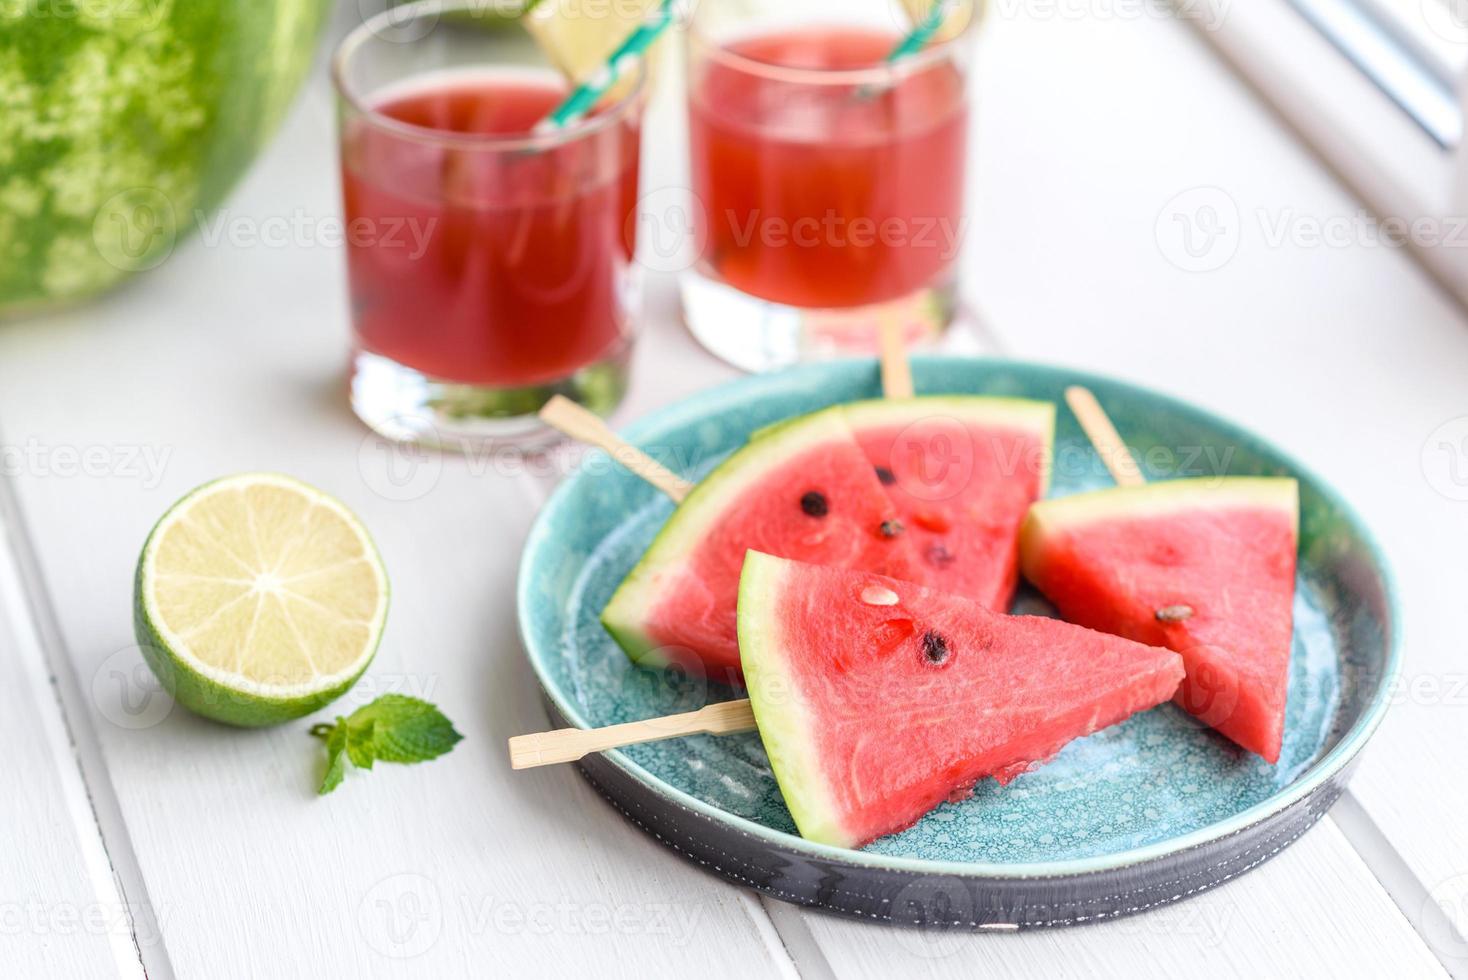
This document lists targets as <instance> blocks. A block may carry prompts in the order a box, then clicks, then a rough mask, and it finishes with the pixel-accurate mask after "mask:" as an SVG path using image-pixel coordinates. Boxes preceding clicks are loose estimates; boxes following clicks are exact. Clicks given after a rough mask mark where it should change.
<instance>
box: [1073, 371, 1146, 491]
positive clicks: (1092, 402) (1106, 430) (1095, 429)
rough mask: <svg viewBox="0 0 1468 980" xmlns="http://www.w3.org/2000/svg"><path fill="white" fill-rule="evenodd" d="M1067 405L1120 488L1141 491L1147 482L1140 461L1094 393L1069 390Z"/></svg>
mask: <svg viewBox="0 0 1468 980" xmlns="http://www.w3.org/2000/svg"><path fill="white" fill-rule="evenodd" d="M1065 403H1066V404H1067V405H1069V406H1070V410H1071V411H1072V412H1074V413H1075V416H1076V418H1077V419H1079V420H1080V423H1081V428H1082V429H1084V430H1085V432H1086V438H1088V439H1090V440H1091V445H1093V446H1095V447H1096V452H1098V453H1100V454H1101V462H1103V463H1105V464H1106V468H1107V469H1108V470H1110V471H1111V478H1112V479H1113V480H1115V481H1116V484H1117V486H1122V487H1140V486H1141V485H1142V484H1144V483H1146V482H1147V479H1146V477H1144V476H1142V471H1141V469H1140V468H1139V467H1138V466H1137V461H1136V459H1134V458H1133V457H1132V451H1131V450H1130V449H1128V448H1127V445H1126V443H1124V442H1122V441H1121V435H1120V433H1118V432H1117V431H1116V426H1114V425H1112V424H1111V419H1110V418H1109V417H1108V416H1107V414H1106V411H1105V409H1103V408H1102V407H1101V403H1100V402H1098V401H1097V400H1096V396H1095V395H1094V394H1092V393H1091V389H1089V388H1082V387H1081V386H1080V385H1072V386H1071V387H1069V388H1067V389H1065Z"/></svg>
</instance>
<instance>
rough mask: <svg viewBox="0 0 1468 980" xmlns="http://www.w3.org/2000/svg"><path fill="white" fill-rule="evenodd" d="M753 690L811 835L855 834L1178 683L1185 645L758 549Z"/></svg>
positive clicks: (903, 817) (954, 792) (749, 597)
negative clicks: (1169, 645) (1154, 642)
mask: <svg viewBox="0 0 1468 980" xmlns="http://www.w3.org/2000/svg"><path fill="white" fill-rule="evenodd" d="M739 642H740V647H741V649H742V650H743V656H744V674H745V678H746V680H747V682H748V686H749V697H750V700H751V702H752V703H753V705H754V715H755V719H756V721H757V722H758V723H759V731H760V738H761V739H763V741H764V744H765V750H766V752H767V753H768V754H769V757H770V765H771V766H772V767H773V769H774V772H775V778H776V779H777V780H778V781H779V783H780V791H781V793H783V794H784V797H785V803H786V805H787V806H789V808H790V812H791V815H792V816H794V818H795V824H796V826H797V827H798V828H799V829H800V833H801V835H802V836H804V837H806V838H808V839H810V840H814V841H819V842H821V843H825V844H833V845H836V846H840V847H859V846H861V845H863V844H866V843H868V842H870V841H872V840H874V839H876V838H877V837H880V836H882V835H884V834H890V833H894V832H896V831H899V830H902V829H904V828H905V827H908V826H910V825H911V824H912V823H914V822H916V821H917V819H918V818H919V817H921V816H922V815H923V814H924V813H926V812H928V811H929V810H931V809H932V808H933V807H935V806H937V805H938V804H939V803H942V802H943V801H944V800H955V799H961V798H962V797H964V796H966V795H967V794H968V793H969V792H970V791H971V789H972V788H973V786H974V784H975V783H976V782H977V781H978V780H980V779H982V778H984V777H985V776H996V777H997V778H999V779H1000V781H1001V782H1008V781H1009V780H1010V779H1013V778H1014V777H1016V776H1018V775H1019V774H1020V773H1021V772H1023V771H1024V770H1025V769H1026V768H1027V767H1028V766H1030V765H1031V764H1033V763H1036V762H1040V761H1043V760H1045V759H1048V758H1050V757H1051V756H1053V755H1054V754H1055V753H1056V752H1058V751H1060V749H1061V748H1062V747H1064V746H1065V744H1066V743H1068V742H1070V741H1071V740H1072V739H1075V738H1080V737H1081V736H1084V735H1089V734H1090V733H1092V732H1094V731H1096V730H1098V729H1101V728H1104V727H1106V726H1108V725H1112V724H1115V723H1116V722H1119V721H1121V720H1123V719H1125V718H1127V717H1129V716H1130V715H1132V714H1134V713H1135V712H1138V711H1142V710H1144V709H1147V708H1150V707H1152V706H1153V705H1156V704H1160V703H1162V702H1163V701H1166V700H1167V699H1168V698H1170V697H1172V694H1173V692H1174V691H1175V690H1177V685H1178V682H1179V681H1181V680H1182V676H1183V666H1182V660H1181V658H1179V657H1178V655H1177V654H1175V653H1172V652H1170V651H1167V650H1163V649H1160V648H1157V647H1148V646H1143V645H1142V644H1140V643H1133V642H1131V641H1130V640H1125V639H1122V638H1121V637H1116V636H1109V635H1107V634H1105V633H1096V632H1092V631H1091V630H1087V629H1083V628H1081V627H1079V626H1072V625H1070V624H1068V623H1062V622H1060V621H1058V620H1053V619H1043V618H1038V617H1030V616H1005V615H1002V614H999V613H995V612H992V611H990V610H989V609H987V608H985V607H984V606H983V605H982V604H981V603H979V602H976V601H975V600H972V599H968V598H964V597H962V596H954V595H948V594H945V593H942V592H937V591H934V590H932V589H929V588H926V587H924V586H921V585H917V584H914V583H910V582H899V581H897V580H895V579H891V578H885V577H882V576H879V575H874V574H871V573H868V572H861V571H853V570H844V569H835V568H821V567H817V566H815V565H807V564H803V563H800V562H792V561H784V560H782V559H779V558H773V557H770V556H769V555H762V554H758V553H755V552H751V553H750V554H749V556H748V557H747V558H746V559H745V562H744V574H743V576H742V578H741V580H740V585H739Z"/></svg>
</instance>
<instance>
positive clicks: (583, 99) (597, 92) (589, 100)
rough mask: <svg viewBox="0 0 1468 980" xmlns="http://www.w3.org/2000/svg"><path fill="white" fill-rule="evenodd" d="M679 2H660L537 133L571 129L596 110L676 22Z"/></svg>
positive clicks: (544, 120)
mask: <svg viewBox="0 0 1468 980" xmlns="http://www.w3.org/2000/svg"><path fill="white" fill-rule="evenodd" d="M677 3H678V0H662V2H661V3H659V4H658V5H657V7H656V8H654V9H653V10H652V11H651V12H649V13H648V15H647V17H646V19H644V20H643V22H642V23H641V24H640V25H638V27H637V30H635V31H633V32H632V33H631V34H629V35H628V36H627V40H625V41H623V42H622V43H621V44H619V45H618V46H617V48H616V50H614V51H613V52H612V53H611V54H610V55H609V56H608V57H607V63H606V64H604V65H602V67H601V68H600V69H599V70H598V71H597V72H596V74H594V75H592V76H591V77H590V78H588V79H587V80H586V81H585V82H582V83H581V84H580V85H578V86H577V87H576V90H575V91H574V92H572V93H571V94H570V96H568V97H567V98H566V101H564V102H562V103H561V104H560V105H559V106H557V107H556V108H555V111H553V112H552V113H551V114H550V115H549V116H546V117H545V118H544V119H542V120H541V121H540V122H539V123H538V124H536V127H535V131H536V132H537V133H554V132H556V131H558V130H562V129H565V128H566V127H567V126H571V125H574V124H575V123H577V122H580V121H581V120H582V119H584V118H585V117H586V114H587V113H588V112H590V111H591V110H592V109H593V108H595V107H596V104H597V103H598V102H600V101H601V98H602V96H604V95H606V94H607V93H608V92H609V91H611V89H612V86H614V85H616V84H617V82H619V81H620V80H621V79H622V78H623V76H625V75H626V74H627V73H628V72H629V71H632V70H633V69H635V68H636V67H637V65H638V64H639V63H640V62H641V61H642V59H643V58H644V57H646V55H647V49H648V48H650V47H652V45H653V42H655V41H656V40H657V39H658V38H659V37H662V35H663V32H664V31H666V30H667V29H668V27H669V25H671V24H672V23H673V21H674V20H675V19H676V15H675V11H674V7H675V6H676V4H677Z"/></svg>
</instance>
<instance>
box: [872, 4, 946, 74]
mask: <svg viewBox="0 0 1468 980" xmlns="http://www.w3.org/2000/svg"><path fill="white" fill-rule="evenodd" d="M957 6H958V0H938V2H937V3H935V4H933V9H931V10H929V11H928V14H927V16H926V17H924V18H923V19H922V20H921V21H919V22H918V23H917V25H916V26H914V27H913V29H912V32H911V33H910V34H908V35H907V37H905V38H903V39H902V42H901V43H900V44H898V45H897V47H895V48H893V49H892V51H891V52H890V53H889V54H888V55H887V61H888V63H891V62H894V61H901V60H902V59H903V58H907V57H910V56H912V55H915V54H917V53H918V52H919V51H921V50H922V49H923V48H925V47H927V46H928V42H929V41H931V40H932V39H933V37H934V35H936V34H937V33H938V31H939V30H940V29H941V28H942V27H943V22H944V21H945V20H947V19H948V15H949V14H950V13H952V12H953V10H954V8H955V7H957Z"/></svg>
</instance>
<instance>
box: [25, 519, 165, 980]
mask: <svg viewBox="0 0 1468 980" xmlns="http://www.w3.org/2000/svg"><path fill="white" fill-rule="evenodd" d="M9 546H10V535H9V533H8V528H7V525H6V522H5V519H4V514H3V510H0V664H3V665H4V666H5V670H6V677H7V681H6V683H5V684H3V685H0V738H3V741H4V743H5V776H6V780H7V782H8V784H9V786H10V790H11V791H10V792H6V793H3V794H0V975H4V976H11V977H26V976H48V975H49V976H58V975H61V974H65V975H67V976H71V977H86V978H92V977H97V978H101V977H137V978H141V977H142V975H143V974H142V964H141V962H140V961H139V959H138V953H137V950H136V949H135V948H134V945H133V930H132V924H131V922H132V920H131V915H130V914H129V913H130V910H129V908H128V906H127V903H126V901H125V900H124V899H123V897H122V895H121V894H120V892H119V891H118V889H117V887H116V885H115V883H114V882H113V880H112V877H111V873H110V867H109V865H108V860H107V854H106V852H105V850H104V848H103V846H102V840H101V836H100V834H99V833H98V829H97V824H96V822H95V821H94V819H93V816H92V810H91V807H90V806H89V805H88V801H87V794H86V787H85V786H84V785H83V784H82V779H81V773H80V771H79V770H78V768H77V764H76V759H75V757H74V756H73V755H72V751H71V744H70V740H69V739H68V737H67V731H66V726H65V723H64V721H63V720H62V715H61V709H60V705H59V704H58V703H57V701H56V698H55V696H54V695H53V693H52V690H51V684H50V677H49V671H48V669H47V665H46V663H45V659H44V657H43V655H42V652H41V649H40V646H39V644H38V643H37V641H36V634H35V631H34V630H33V629H32V624H31V621H30V612H29V610H28V609H27V606H26V601H25V595H24V593H23V591H22V589H21V584H20V581H19V577H18V575H17V574H16V567H15V565H14V563H13V562H12V561H11V555H10V552H9Z"/></svg>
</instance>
